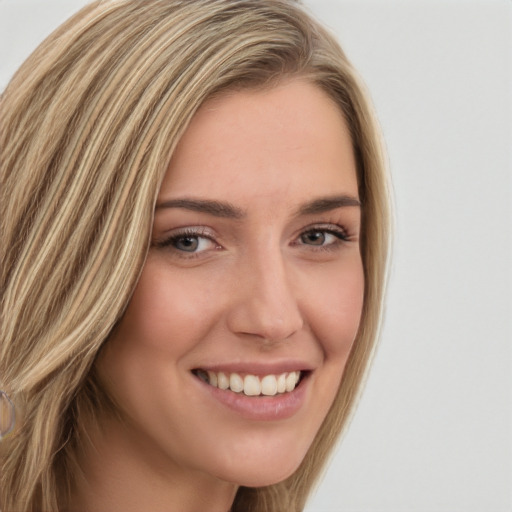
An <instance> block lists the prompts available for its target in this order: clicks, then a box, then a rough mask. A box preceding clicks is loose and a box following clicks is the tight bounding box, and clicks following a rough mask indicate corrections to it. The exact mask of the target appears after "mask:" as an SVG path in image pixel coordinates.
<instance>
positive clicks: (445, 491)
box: [0, 0, 512, 512]
mask: <svg viewBox="0 0 512 512" xmlns="http://www.w3.org/2000/svg"><path fill="white" fill-rule="evenodd" d="M85 3H86V2H85V1H83V0H59V1H57V0H45V1H43V0H0V88H2V89H3V87H4V86H5V84H6V83H7V81H8V79H9V77H10V76H11V74H12V73H13V71H14V69H15V68H16V67H17V66H18V65H19V63H20V62H21V61H22V60H23V59H24V58H25V57H26V56H27V55H28V54H29V53H30V51H31V50H32V49H33V48H34V47H35V46H36V45H37V43H38V42H40V41H41V40H42V38H43V37H44V36H45V35H47V34H48V33H49V32H50V31H51V30H52V29H53V28H54V27H55V26H57V25H58V24H59V23H60V22H61V21H63V20H64V19H65V18H66V17H67V16H68V15H70V14H71V13H73V12H74V11H75V10H76V9H77V8H78V7H80V6H81V5H83V4H85ZM305 3H306V4H307V5H308V6H309V7H310V9H311V10H312V11H313V12H314V13H315V14H316V15H317V16H318V17H320V18H321V19H323V20H324V21H325V22H326V23H327V24H328V25H329V26H330V27H331V28H332V29H333V31H335V32H336V34H337V35H338V37H339V39H340V41H341V43H342V45H343V47H344V49H345V50H346V52H347V54H348V55H349V57H350V58H351V60H352V61H353V62H354V63H355V65H356V67H357V68H358V69H359V70H360V72H361V74H362V76H363V77H364V80H365V81H366V83H367V85H368V87H369V89H370V91H371V95H372V97H373V100H374V102H375V105H376V110H377V112H378V116H379V119H380V122H381V125H382V128H383V131H384V135H385V138H386V143H387V147H388V153H389V159H390V165H391V168H392V174H393V183H394V192H395V210H396V212H395V215H396V229H395V244H394V259H393V265H392V272H391V280H390V286H389V293H388V301H387V314H386V320H385V324H384V328H383V333H382V339H381V344H380V347H379V350H378V352H377V355H376V357H375V360H374V365H373V369H372V372H371V374H370V376H369V379H368V383H367V387H366V390H365V393H364V395H363V397H362V400H361V403H360V406H359V409H358V411H357V413H356V415H355V416H354V419H353V421H352V424H351V426H350V429H349V431H348V433H347V435H346V436H345V437H344V439H343V441H342V443H340V445H339V448H338V450H337V452H336V454H335V456H334V458H333V459H332V462H331V465H330V467H329V469H328V471H327V473H326V476H325V479H324V480H323V482H322V484H321V485H320V487H319V488H318V491H317V493H316V494H315V496H314V497H313V499H312V501H311V502H310V504H309V507H308V509H307V510H308V512H317V511H318V512H339V511H342V512H511V511H512V491H511V488H512V439H511V437H512V434H511V432H512V418H511V411H512V371H511V370H512V348H511V343H512V271H511V267H512V206H511V205H512V183H511V182H512V2H511V1H510V0H487V1H486V0H480V1H470V0H445V1H427V0H422V1H421V0H420V1H419V0H409V1H389V0H380V1H377V0H374V1H369V0H357V1H356V0H354V1H346V0H337V1H335V0H332V1H326V0H306V2H305Z"/></svg>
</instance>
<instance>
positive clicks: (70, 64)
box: [0, 0, 389, 512]
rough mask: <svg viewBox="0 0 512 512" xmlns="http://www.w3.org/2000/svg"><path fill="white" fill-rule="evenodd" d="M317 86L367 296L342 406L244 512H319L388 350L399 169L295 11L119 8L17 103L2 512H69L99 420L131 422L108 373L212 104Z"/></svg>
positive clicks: (9, 208) (73, 38)
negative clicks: (187, 136) (198, 116)
mask: <svg viewBox="0 0 512 512" xmlns="http://www.w3.org/2000/svg"><path fill="white" fill-rule="evenodd" d="M288 77H302V78H304V79H306V80H308V81H310V82H311V83H313V84H316V85H318V86H319V87H320V88H322V89H323V90H324V91H325V92H326V93H327V94H328V95H329V96H330V97H331V98H332V99H334V100H335V101H336V103H337V104H338V105H339V107H340V109H341V112H342V113H343V115H344V116H345V119H346V121H347V123H348V126H349V127H350V132H351V136H352V140H353V146H354V152H355V156H356V160H357V166H358V180H359V189H360V190H359V191H360V198H361V201H362V216H363V224H362V237H361V254H362V259H363V265H364V273H365V298H364V305H363V314H362V320H361V325H360V329H359V332H358V335H357V338H356V341H355V344H354V346H353V349H352V351H351V354H350V356H349V360H348V363H347V365H346V368H345V371H344V374H343V378H342V382H341V386H340V389H339V391H338V394H337V397H336V399H335V402H334V404H333V406H332V408H331V410H330V412H329V413H328V416H327V418H326V419H325V421H324V423H323V425H322V427H321V428H320V431H319V432H318V435H317V436H316V438H315V440H314V442H313V445H312V446H311V448H310V449H309V451H308V453H307V455H306V457H305V459H304V461H303V462H302V464H301V466H300V467H299V469H298V470H297V471H296V472H295V473H294V474H293V475H292V476H291V477H289V478H288V479H287V480H285V481H284V482H281V483H278V484H275V485H271V486H268V487H263V488H255V489H250V488H240V490H239V492H238V494H237V497H236V499H235V503H234V505H233V511H244V512H251V511H253V512H296V511H300V510H302V509H303V507H304V505H305V502H306V499H307V497H308V495H309V494H310V492H311V489H312V487H313V485H314V483H315V482H316V481H317V479H318V477H319V475H320V474H321V471H322V469H323V467H324V465H325V463H326V460H327V457H328V455H329V454H330V452H331V451H332V448H333V445H334V443H335V442H336V440H337V438H338V437H339V435H340V432H341V431H342V429H343V428H344V426H345V425H346V423H347V420H348V418H349V416H350V414H351V411H352V409H353V407H354V403H355V401H356V398H357V396H358V393H359V391H360V388H361V383H362V381H363V378H364V375H365V373H366V370H367V367H368V363H369V361H370V359H371V355H372V352H373V350H374V344H375V340H376V338H377V335H378V327H379V322H380V317H381V308H382V297H383V292H384V284H385V274H386V261H387V251H388V221H389V212H388V186H387V178H386V170H385V167H386V166H385V159H384V157H383V153H382V149H381V141H380V135H379V132H378V130H377V128H376V123H375V121H374V115H373V113H372V110H371V107H370V106H369V103H368V101H367V98H366V94H365V93H364V87H363V85H362V84H361V82H360V81H359V79H358V78H357V75H356V73H355V72H354V70H353V68H352V66H351V65H350V63H349V62H348V60H347V59H346V57H345V55H344V53H343V52H342V50H341V49H340V47H339V46H338V44H337V43H336V41H335V40H334V38H333V37H332V36H331V35H330V34H329V33H328V32H327V31H326V30H325V29H323V28H322V27H321V26H320V25H319V24H318V23H317V22H315V21H314V20H313V19H312V18H311V17H310V15H309V14H307V13H306V11H305V10H304V9H303V8H302V7H301V6H300V5H299V4H298V3H297V2H294V1H293V0H140V1H135V0H110V1H98V2H94V3H92V4H90V5H89V6H87V7H85V8H84V9H82V10H81V11H80V12H79V13H78V14H76V15H75V16H74V17H73V18H71V19H70V20H69V21H67V22H66V23H64V24H63V25H62V26H61V27H60V28H58V29H57V30H56V31H55V32H54V33H53V34H52V35H51V36H50V37H49V38H48V39H47V40H46V41H45V42H44V43H42V45H41V46H39V48H38V49H37V50H36V51H35V52H34V53H33V54H32V55H31V56H30V57H29V59H28V60H27V61H26V62H25V63H24V64H23V65H22V67H21V68H20V69H19V70H18V72H17V73H16V75H15V76H14V78H13V79H12V81H11V83H10V84H9V85H8V87H7V89H6V90H5V92H4V93H3V95H2V97H1V102H0V147H1V164H0V190H1V201H0V234H1V241H0V261H1V262H2V268H1V280H0V306H1V310H0V321H1V345H0V389H4V390H5V391H7V392H8V393H9V395H10V396H11V398H12V400H13V402H14V403H15V405H16V408H17V412H18V415H19V421H18V426H17V428H16V430H15V431H14V432H13V433H12V434H11V435H10V436H7V437H6V438H5V439H4V440H3V441H2V443H1V444H0V455H1V461H0V509H1V510H2V511H3V512H41V511H44V512H57V511H59V506H61V505H60V504H61V503H62V500H63V499H64V498H63V497H65V496H67V494H68V492H69V490H70V488H71V486H72V485H73V481H74V478H76V476H77V471H79V468H77V467H76V461H75V452H76V447H77V446H78V445H79V443H80V442H81V440H83V439H84V436H86V435H87V432H84V430H83V428H82V427H83V423H84V422H83V420H84V418H94V416H95V413H97V411H98V410H99V409H100V408H101V407H112V408H113V407H115V406H114V405H113V404H112V403H111V402H110V401H109V398H108V396H106V395H105V393H104V392H103V390H102V388H101V384H100V383H99V382H98V379H97V377H96V373H95V369H94V368H95V367H94V362H95V358H96V356H97V354H98V351H99V350H100V348H101V346H102V344H103V343H104V342H105V340H106V339H107V338H108V335H109V333H110V332H111V330H112V328H113V326H114V325H115V324H116V323H117V322H118V321H119V319H120V318H121V316H122V314H123V311H124V310H125V308H126V306H127V303H128V301H129V299H130V296H131V294H132V292H133V290H134V287H135V285H136V283H137V280H138V277H139V275H140V272H141V269H142V267H143V265H144V261H145V257H146V253H147V251H148V247H149V240H150V233H151V226H152V222H153V213H154V207H155V202H156V197H157V194H158V191H159V186H160V183H161V181H162V179H163V176H164V174H165V172H166V170H167V167H168V165H169V161H170V157H171V155H172V153H173V150H174V148H175V147H176V144H177V142H178V140H179V138H180V136H181V135H182V134H183V132H184V130H185V129H186V127H187V125H188V123H189V122H190V120H191V118H192V116H193V115H194V113H195V112H196V110H197V109H198V108H199V106H200V105H201V104H202V103H203V102H204V101H205V100H206V99H208V98H211V97H212V96H213V95H216V94H221V93H222V92H223V91H226V90H232V89H239V88H248V87H271V86H272V85H273V84H276V83H277V82H279V81H281V80H284V79H286V78H288Z"/></svg>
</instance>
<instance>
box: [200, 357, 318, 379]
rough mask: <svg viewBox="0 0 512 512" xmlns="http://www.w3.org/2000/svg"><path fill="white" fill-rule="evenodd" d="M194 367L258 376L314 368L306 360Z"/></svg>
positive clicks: (308, 370)
mask: <svg viewBox="0 0 512 512" xmlns="http://www.w3.org/2000/svg"><path fill="white" fill-rule="evenodd" d="M194 369H201V370H205V371H212V372H216V373H218V372H224V373H238V374H244V375H247V374H250V375H257V376H265V375H279V374H281V373H285V372H293V371H305V372H311V371H313V370H314V367H313V366H312V365H311V363H308V362H304V361H283V362H275V363H271V364H269V363H255V362H251V363H245V362H238V363H229V364H207V365H198V366H196V367H195V368H194Z"/></svg>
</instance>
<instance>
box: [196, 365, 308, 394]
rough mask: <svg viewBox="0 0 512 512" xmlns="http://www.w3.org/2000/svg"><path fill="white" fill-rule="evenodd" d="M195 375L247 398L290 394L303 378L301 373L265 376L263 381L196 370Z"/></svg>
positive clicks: (256, 378)
mask: <svg viewBox="0 0 512 512" xmlns="http://www.w3.org/2000/svg"><path fill="white" fill-rule="evenodd" d="M195 374H196V375H197V376H198V377H199V378H200V379H201V380H203V381H204V382H206V383H208V384H210V386H213V387H216V388H219V389H223V390H226V389H230V390H231V391H234V392H235V393H244V394H245V395H247V396H260V395H264V396H274V395H277V394H282V393H289V392H290V391H293V390H294V389H295V387H296V386H297V384H298V382H299V380H300V376H301V372H300V371H294V372H285V373H281V374H279V375H265V376H264V377H262V378H261V379H260V378H259V377H257V376H256V375H245V377H242V376H241V375H239V374H238V373H231V374H226V373H224V372H218V373H216V372H212V371H207V372H206V371H204V370H196V371H195Z"/></svg>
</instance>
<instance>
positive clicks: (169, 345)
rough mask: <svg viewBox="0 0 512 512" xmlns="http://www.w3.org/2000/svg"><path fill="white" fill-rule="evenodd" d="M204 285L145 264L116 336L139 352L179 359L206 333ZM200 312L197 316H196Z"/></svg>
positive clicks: (208, 306) (208, 323)
mask: <svg viewBox="0 0 512 512" xmlns="http://www.w3.org/2000/svg"><path fill="white" fill-rule="evenodd" d="M210 295H212V294H211V293H209V291H208V287H207V286H205V282H204V281H203V282H201V283H195V282H194V279H191V278H190V277H189V276H187V279H184V276H182V275H180V273H179V272H170V270H169V266H168V265H165V264H160V263H159V262H153V261H151V260H150V261H148V263H147V264H146V267H145V268H144V271H143V273H142V275H141V277H140V279H139V282H138V284H137V287H136V289H135V292H134V294H133V296H132V299H131V301H130V304H129V306H128V308H127V310H126V313H125V315H124V317H123V320H122V321H121V325H120V328H119V333H118V334H119V336H121V337H123V338H124V339H126V340H133V343H134V345H135V344H137V346H139V347H140V350H157V351H158V350H162V351H165V352H167V353H172V354H173V355H174V356H176V357H179V355H180V354H181V353H182V352H183V351H184V350H188V349H189V348H190V345H192V346H193V345H194V344H195V343H196V342H197V341H198V340H200V339H201V337H202V335H204V333H206V332H208V330H209V328H210V326H211V322H212V321H213V319H212V317H213V312H210V311H209V310H210V309H211V307H212V304H213V303H214V301H212V299H211V298H210ZM198 312H201V315H199V314H198Z"/></svg>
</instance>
